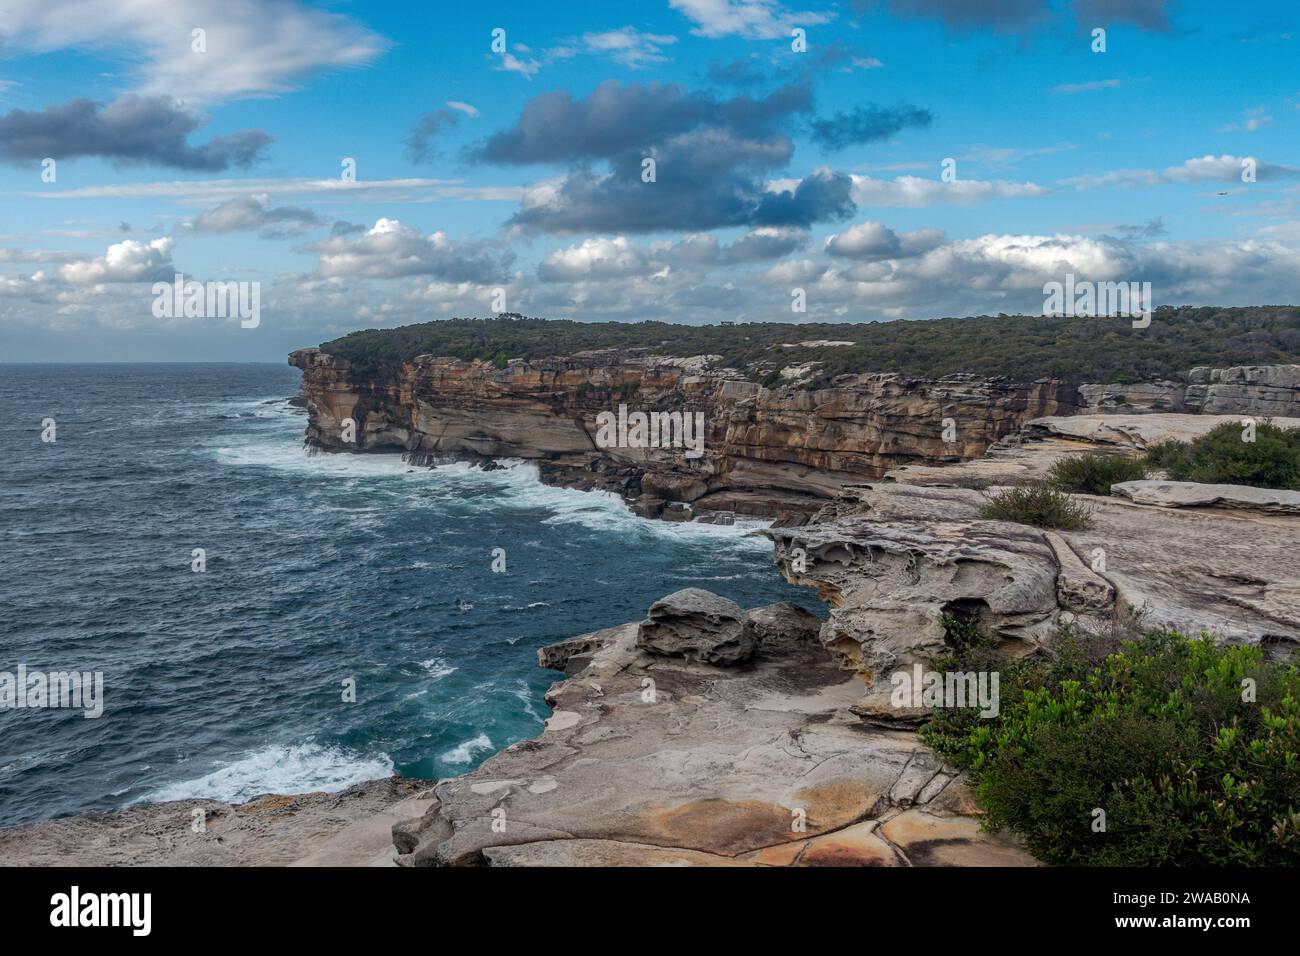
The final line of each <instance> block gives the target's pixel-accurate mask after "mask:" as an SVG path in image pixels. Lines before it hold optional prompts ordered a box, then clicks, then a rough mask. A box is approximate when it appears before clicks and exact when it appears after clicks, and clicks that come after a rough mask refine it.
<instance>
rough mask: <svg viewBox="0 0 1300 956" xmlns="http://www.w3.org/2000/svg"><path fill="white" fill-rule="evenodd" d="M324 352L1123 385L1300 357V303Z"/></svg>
mask: <svg viewBox="0 0 1300 956" xmlns="http://www.w3.org/2000/svg"><path fill="white" fill-rule="evenodd" d="M801 343H806V344H801ZM826 343H829V344H826ZM837 343H849V344H837ZM321 348H322V349H323V350H324V351H326V352H328V353H330V354H333V355H337V356H339V357H341V358H345V359H347V360H348V361H349V362H351V363H352V365H353V367H354V369H356V371H357V372H359V373H360V374H363V375H372V376H374V377H376V378H391V377H394V376H396V374H397V372H398V371H399V370H400V368H401V364H402V363H403V362H405V361H409V360H411V359H413V358H415V357H416V356H417V355H424V354H431V355H438V356H450V357H455V358H460V359H465V360H469V359H479V360H482V361H485V362H492V363H493V364H495V365H496V366H497V367H498V368H500V367H504V365H505V364H506V363H507V362H508V361H509V360H510V359H515V358H522V359H542V358H548V357H553V356H561V355H572V354H574V353H575V352H580V351H584V350H592V349H611V348H618V349H633V348H641V349H647V350H648V351H650V352H654V353H659V354H665V355H673V356H685V355H702V354H709V355H719V356H721V357H722V361H723V362H724V363H725V364H727V365H729V366H731V367H733V368H736V369H738V370H740V371H742V372H743V373H744V374H745V375H746V376H747V377H748V378H750V379H751V380H753V381H759V382H765V383H770V384H777V383H778V382H779V380H780V378H779V372H780V369H782V368H784V367H787V366H791V365H799V364H803V363H807V362H814V363H817V364H816V366H815V368H814V371H813V373H812V378H811V379H810V380H806V381H805V382H804V383H803V385H802V387H814V386H816V387H821V386H825V385H828V384H830V383H831V382H832V381H833V380H834V379H835V377H836V376H837V375H842V374H845V373H858V372H898V373H901V374H903V375H907V376H914V377H918V378H940V377H942V376H945V375H951V374H954V373H959V372H968V373H972V374H975V375H980V376H999V375H1002V376H1007V377H1008V378H1010V379H1012V380H1014V381H1018V382H1029V381H1035V380H1037V379H1042V378H1056V379H1061V380H1063V381H1067V382H1073V383H1083V382H1096V383H1107V384H1109V383H1120V384H1122V383H1128V382H1141V381H1150V380H1153V379H1162V378H1170V377H1173V376H1176V375H1178V374H1180V373H1183V372H1186V370H1187V369H1189V368H1193V367H1195V366H1198V365H1213V366H1217V367H1223V366H1229V365H1265V364H1279V363H1281V364H1286V363H1293V362H1300V308H1297V307H1296V306H1257V307H1250V308H1217V307H1204V308H1193V307H1180V308H1161V309H1157V310H1156V311H1155V314H1154V316H1153V319H1152V322H1151V325H1150V327H1148V328H1143V329H1135V328H1133V327H1132V324H1131V323H1130V322H1127V321H1125V320H1123V319H1115V318H1105V317H1101V318H1082V317H1064V316H1062V317H1057V316H1041V315H993V316H990V315H982V316H972V317H964V318H944V319H933V320H925V321H901V320H900V321H895V322H842V323H818V322H810V323H789V322H741V323H736V324H734V325H680V324H675V323H668V322H576V321H572V320H567V319H540V318H526V317H524V316H520V315H513V314H504V315H500V316H496V317H492V318H483V319H479V318H452V319H445V320H439V321H433V322H422V323H419V324H416V325H407V326H402V327H400V328H393V329H367V330H364V331H359V332H353V333H351V334H349V335H345V336H343V337H342V338H338V339H334V340H333V341H330V342H325V343H323V344H322V346H321Z"/></svg>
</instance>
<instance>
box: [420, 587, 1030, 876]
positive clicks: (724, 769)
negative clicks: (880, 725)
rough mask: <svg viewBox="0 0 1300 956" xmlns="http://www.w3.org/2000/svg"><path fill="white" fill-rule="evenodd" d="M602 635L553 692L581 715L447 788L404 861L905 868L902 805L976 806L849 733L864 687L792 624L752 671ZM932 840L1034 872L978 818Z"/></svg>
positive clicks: (922, 769) (943, 779)
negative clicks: (888, 824)
mask: <svg viewBox="0 0 1300 956" xmlns="http://www.w3.org/2000/svg"><path fill="white" fill-rule="evenodd" d="M791 613H792V612H790V611H789V609H788V608H782V607H780V606H777V607H774V608H765V609H759V610H757V611H751V612H749V615H750V616H751V617H754V618H757V619H759V620H767V621H770V620H776V619H781V618H783V617H785V616H786V615H788V614H791ZM796 616H798V615H796ZM602 633H605V634H607V635H609V634H611V633H612V635H613V636H612V637H610V636H606V637H603V638H600V639H599V640H594V639H592V636H585V637H584V638H579V639H576V640H577V641H579V643H581V644H584V645H585V644H587V643H591V644H599V648H598V649H597V650H595V651H594V653H593V655H592V657H591V658H590V660H589V662H588V663H587V664H586V666H585V667H583V669H582V670H580V671H578V672H577V673H576V674H574V675H573V676H572V677H570V678H569V679H568V680H565V681H563V682H561V683H559V684H557V685H555V686H554V687H553V688H552V689H551V691H550V692H549V693H548V695H547V699H548V703H550V704H551V706H552V707H554V708H556V710H557V711H563V712H565V713H571V714H576V715H577V720H576V722H572V723H569V724H567V725H566V726H563V727H560V726H557V725H556V724H554V723H551V724H548V727H547V729H546V731H545V732H544V733H543V734H542V735H541V736H540V737H538V738H536V739H534V740H528V741H521V742H520V743H517V744H515V745H513V746H511V747H508V748H506V749H505V750H503V751H502V752H501V753H499V754H496V755H495V756H493V757H491V758H489V759H488V760H487V761H485V762H484V763H483V764H482V765H481V766H480V767H479V768H478V769H476V770H474V771H473V772H471V773H469V774H466V775H465V776H463V777H457V778H454V779H451V780H444V781H442V782H440V783H439V784H438V785H437V787H436V788H435V795H436V802H435V803H433V804H431V805H430V807H429V809H428V811H427V812H426V813H425V814H424V816H423V817H422V818H421V819H419V820H418V821H412V822H410V823H408V824H405V825H404V826H403V828H402V830H401V834H402V836H401V840H402V843H401V845H400V846H401V849H403V850H407V849H409V852H403V853H402V854H401V855H400V856H399V857H398V861H399V863H401V864H402V865H408V866H419V865H470V864H478V863H487V864H490V865H493V866H539V865H562V866H571V865H593V864H595V865H606V866H737V865H745V866H815V865H886V866H898V865H906V857H905V856H904V855H903V853H902V852H901V851H900V847H899V845H896V844H894V843H891V842H890V841H889V839H887V838H886V837H884V836H882V835H881V833H880V824H881V823H882V822H883V821H886V820H889V819H892V818H893V817H895V816H897V815H899V814H900V813H903V812H905V811H906V810H907V807H905V806H904V805H902V804H900V803H895V802H894V801H895V799H896V797H897V798H898V799H903V800H907V801H910V806H913V807H916V808H923V809H925V810H926V811H927V812H932V813H933V814H934V815H935V817H936V819H939V820H948V819H950V818H952V816H953V815H954V814H966V813H971V812H973V803H972V801H971V798H970V795H969V792H968V791H967V788H966V787H965V786H964V784H962V782H961V780H960V778H958V777H956V775H955V774H954V773H953V771H951V770H950V769H947V768H944V767H942V766H941V765H940V764H939V763H938V762H937V761H936V760H935V759H934V758H933V756H932V755H931V754H930V753H929V752H928V751H927V750H926V748H925V747H924V746H923V745H922V744H921V743H920V741H919V740H918V739H917V737H916V736H915V735H914V734H906V733H883V732H875V731H871V730H869V729H864V728H863V727H862V726H861V725H860V724H859V722H858V721H857V720H856V718H854V717H853V715H852V713H851V712H850V711H849V710H848V709H847V708H848V706H849V705H850V704H851V703H852V702H853V701H855V700H856V699H857V698H858V696H859V694H860V692H861V689H862V685H861V683H860V682H859V681H857V680H856V679H855V678H854V677H853V676H852V675H850V674H846V673H844V672H843V671H841V670H839V668H837V667H836V666H835V664H834V662H833V661H832V660H831V659H830V658H829V656H828V655H827V654H826V653H825V651H824V650H823V649H822V648H821V647H820V645H819V644H818V643H817V642H816V641H810V640H806V639H799V640H789V639H788V638H789V637H790V633H789V631H788V629H787V630H785V631H783V634H784V636H785V638H787V639H786V640H782V641H771V642H769V641H764V642H763V644H762V645H761V646H760V647H759V649H758V651H757V652H756V654H755V657H754V658H753V660H752V663H751V665H750V666H748V667H745V668H726V669H719V668H715V667H709V666H705V665H701V664H698V663H694V662H690V661H686V660H682V659H679V658H665V657H661V656H658V655H655V654H650V653H647V652H646V651H644V650H642V649H640V648H639V647H638V646H637V633H638V626H637V625H636V624H628V625H624V626H622V627H621V628H614V629H610V631H608V632H602ZM566 643H567V642H566ZM572 660H573V659H572V658H570V659H569V663H570V664H571V662H572ZM539 781H545V783H546V786H543V787H539V786H537V784H538V782H539ZM900 781H902V783H901V785H900ZM494 824H496V825H495V826H494ZM911 832H912V831H908V833H911ZM941 838H942V839H944V840H952V841H959V843H954V849H953V850H952V856H951V859H957V857H958V856H959V855H960V856H961V857H962V861H963V862H979V861H985V862H993V861H997V862H999V863H1007V864H1012V865H1034V860H1033V859H1032V858H1031V857H1030V856H1029V855H1028V854H1026V853H1024V852H1023V851H1021V850H1019V849H1018V847H1017V846H1016V845H1015V843H1014V842H1013V841H1011V840H1009V839H1008V838H1006V837H1003V836H999V835H995V834H984V833H980V832H979V831H978V827H977V826H976V825H975V823H974V821H971V825H970V826H969V827H967V828H966V829H965V830H962V831H960V832H958V831H955V830H953V831H948V832H944V833H942V834H941ZM412 847H413V848H412ZM912 855H913V856H915V857H916V859H917V860H919V861H921V863H922V864H924V863H926V862H929V861H931V860H932V859H940V857H941V854H937V853H936V854H932V855H930V856H927V854H926V853H924V852H921V850H920V849H919V848H917V849H915V850H914V852H913V854H912ZM941 862H942V860H941Z"/></svg>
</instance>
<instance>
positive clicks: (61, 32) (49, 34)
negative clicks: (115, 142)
mask: <svg viewBox="0 0 1300 956" xmlns="http://www.w3.org/2000/svg"><path fill="white" fill-rule="evenodd" d="M195 29H202V30H205V31H206V43H207V52H206V53H197V52H194V51H193V49H192V48H191V31H192V30H195ZM0 34H3V35H4V36H5V38H6V41H7V43H9V44H12V45H13V46H14V47H16V48H17V49H21V50H30V51H34V52H37V53H43V52H50V51H54V50H64V49H104V50H109V51H119V50H120V51H123V52H125V53H126V54H127V55H128V58H129V61H130V62H133V63H137V64H139V65H138V66H137V67H136V68H135V73H136V80H137V84H138V85H137V89H136V92H139V93H143V94H148V95H167V96H171V97H175V98H177V99H181V100H184V101H186V102H189V103H212V102H217V101H221V100H227V99H232V98H239V97H249V96H265V95H269V94H275V93H283V92H286V91H289V90H292V89H295V88H296V87H297V85H298V84H299V83H300V82H302V81H303V80H304V79H306V78H307V77H309V76H310V75H311V74H313V73H316V72H318V71H320V70H324V69H330V68H337V67H351V66H359V65H361V64H364V63H367V62H369V61H371V60H373V59H374V58H375V57H376V56H378V55H379V54H380V53H381V52H382V51H383V50H384V49H385V47H386V46H387V41H386V40H384V39H383V38H382V37H380V36H378V35H376V34H374V33H372V32H371V31H370V30H368V29H366V28H365V27H363V26H361V25H360V24H358V23H356V22H354V21H352V20H350V19H348V18H347V17H344V16H341V15H339V14H336V13H327V12H325V11H323V10H317V9H315V8H313V7H310V6H307V5H305V4H303V3H300V2H298V0H187V2H185V3H178V2H176V0H133V2H130V3H125V2H109V3H105V2H100V0H72V2H67V3H51V2H49V0H5V3H4V4H3V5H0Z"/></svg>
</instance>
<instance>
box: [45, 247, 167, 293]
mask: <svg viewBox="0 0 1300 956" xmlns="http://www.w3.org/2000/svg"><path fill="white" fill-rule="evenodd" d="M175 244H176V242H175V240H174V239H172V238H171V237H170V236H166V237H164V238H162V239H155V240H153V242H150V243H143V242H136V241H135V240H134V239H124V240H123V241H121V242H116V243H114V244H113V245H111V246H109V247H108V251H107V252H105V253H104V255H102V256H96V257H95V258H93V259H89V260H87V261H85V262H69V263H67V264H66V265H63V266H60V267H59V271H58V276H59V278H60V279H62V280H63V281H64V282H67V283H69V284H71V285H97V284H99V283H105V282H154V281H157V280H160V279H164V280H165V279H171V278H172V276H173V275H174V273H175V269H174V267H173V266H172V248H173V247H174V246H175Z"/></svg>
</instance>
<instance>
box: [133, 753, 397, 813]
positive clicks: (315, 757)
mask: <svg viewBox="0 0 1300 956" xmlns="http://www.w3.org/2000/svg"><path fill="white" fill-rule="evenodd" d="M392 773H393V761H392V759H391V758H389V756H388V755H387V754H383V753H381V754H378V755H375V756H364V755H361V754H356V753H346V752H344V751H342V750H340V749H338V748H335V747H321V746H318V745H316V744H301V745H298V746H294V747H281V746H272V747H267V748H266V749H265V750H259V751H257V752H255V753H251V754H248V755H247V756H245V757H242V758H241V759H239V760H236V761H235V762H234V763H231V764H227V765H226V766H224V767H220V768H218V769H216V770H213V771H212V772H211V773H208V774H205V775H204V776H202V777H197V778H195V779H193V780H182V781H179V782H177V783H172V784H168V785H166V786H164V787H160V788H159V789H157V790H155V791H153V792H152V793H148V794H145V795H144V796H142V797H141V798H140V799H139V800H137V801H136V802H137V803H139V802H145V801H147V802H150V803H158V802H161V801H164V800H189V799H195V798H199V797H206V798H208V799H212V800H222V801H225V802H226V803H242V802H243V801H245V800H248V799H250V798H251V797H255V796H258V795H259V794H264V793H311V792H314V791H317V790H324V791H326V792H328V793H334V792H336V791H339V790H345V789H347V788H348V787H350V786H352V785H353V784H357V783H362V782H363V781H366V780H375V779H377V778H379V777H388V776H391V775H392Z"/></svg>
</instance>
